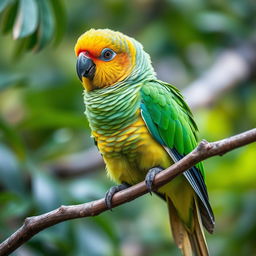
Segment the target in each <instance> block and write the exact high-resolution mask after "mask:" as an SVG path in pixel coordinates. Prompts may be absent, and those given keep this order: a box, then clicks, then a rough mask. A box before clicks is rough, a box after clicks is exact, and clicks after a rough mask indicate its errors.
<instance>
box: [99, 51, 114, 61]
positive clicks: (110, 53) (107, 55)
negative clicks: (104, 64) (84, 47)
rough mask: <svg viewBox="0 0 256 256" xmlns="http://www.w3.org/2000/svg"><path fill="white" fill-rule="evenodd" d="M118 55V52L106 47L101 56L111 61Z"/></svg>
mask: <svg viewBox="0 0 256 256" xmlns="http://www.w3.org/2000/svg"><path fill="white" fill-rule="evenodd" d="M115 56H116V53H115V52H114V51H113V50H111V49H109V48H105V49H103V50H102V52H101V55H100V58H101V59H102V60H104V61H110V60H112V59H113V58H114V57H115Z"/></svg>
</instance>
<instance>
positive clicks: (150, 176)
mask: <svg viewBox="0 0 256 256" xmlns="http://www.w3.org/2000/svg"><path fill="white" fill-rule="evenodd" d="M162 170H163V168H161V167H153V168H151V169H150V170H149V171H148V173H147V175H146V178H145V183H146V186H147V188H148V191H149V193H150V195H152V191H153V183H154V179H155V176H156V175H157V174H158V173H159V172H161V171H162Z"/></svg>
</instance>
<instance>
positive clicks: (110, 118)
mask: <svg viewBox="0 0 256 256" xmlns="http://www.w3.org/2000/svg"><path fill="white" fill-rule="evenodd" d="M75 54H76V57H77V60H76V71H77V75H78V77H79V79H80V80H81V83H82V85H83V89H84V103H85V115H86V117H87V119H88V122H89V126H90V129H91V136H92V137H93V139H94V141H95V144H96V145H97V147H98V150H99V151H100V153H101V155H102V157H103V160H104V162H105V165H106V170H107V175H108V176H109V177H110V178H111V179H112V180H113V181H114V182H116V184H117V185H116V186H113V187H111V188H110V189H109V190H108V191H107V193H106V195H105V203H106V206H107V207H108V208H109V209H111V200H112V198H113V196H114V194H115V193H117V192H118V191H121V190H123V189H126V188H128V187H129V186H132V185H134V184H136V183H139V182H141V181H144V180H145V183H146V186H147V188H148V190H149V192H153V193H155V194H156V195H158V196H159V197H160V198H162V199H163V200H164V201H165V202H166V203H167V208H168V212H169V220H170V225H171V231H172V234H173V240H174V242H175V243H176V245H177V247H178V248H179V249H180V252H181V253H182V255H184V256H191V255H196V256H206V255H209V250H208V246H207V243H206V239H205V234H204V231H203V227H204V228H205V229H206V230H207V231H208V232H209V233H213V230H214V225H215V219H214V214H213V211H212V208H211V205H210V202H209V196H208V192H207V187H206V184H205V174H204V167H203V163H202V162H200V163H198V164H196V165H195V166H193V167H192V168H190V169H188V170H186V171H185V172H183V173H182V174H180V175H178V176H177V177H175V178H174V179H173V180H171V181H170V182H168V183H167V184H166V185H164V186H162V187H160V188H158V189H154V185H153V183H154V178H155V176H156V175H157V174H158V173H159V172H161V171H163V170H164V169H166V168H167V167H169V166H170V165H172V164H174V163H175V162H177V161H179V160H180V159H182V158H183V157H184V156H186V155H187V154H188V153H190V152H191V151H192V150H193V149H194V148H195V147H196V146H197V142H198V128H197V125H196V123H195V121H194V118H193V115H192V113H191V110H190V109H189V107H188V105H187V104H186V102H185V101H184V98H183V96H182V95H181V93H180V91H179V90H178V89H177V88H176V87H174V86H173V85H171V84H169V83H166V82H163V81H161V80H159V79H158V78H157V76H156V73H155V71H154V68H153V66H152V62H151V58H150V56H149V54H148V53H146V52H145V51H144V49H143V46H142V44H141V43H139V42H138V41H137V40H136V39H134V38H132V37H129V36H127V35H125V34H123V33H121V32H118V31H113V30H111V29H90V30H88V31H86V32H85V33H83V34H82V35H81V36H80V37H79V38H78V40H77V42H76V44H75Z"/></svg>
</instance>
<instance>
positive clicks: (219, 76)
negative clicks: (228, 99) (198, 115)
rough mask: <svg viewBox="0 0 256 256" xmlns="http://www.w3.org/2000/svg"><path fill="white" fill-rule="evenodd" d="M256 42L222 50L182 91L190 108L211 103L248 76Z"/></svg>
mask: <svg viewBox="0 0 256 256" xmlns="http://www.w3.org/2000/svg"><path fill="white" fill-rule="evenodd" d="M255 65H256V44H255V42H252V43H247V44H244V45H242V46H240V47H238V48H236V49H233V50H231V49H230V50H226V51H224V52H223V53H222V54H221V55H220V56H219V57H218V58H217V59H216V62H215V63H214V64H213V66H212V67H211V68H210V69H209V70H208V71H207V72H206V73H205V74H203V75H202V76H201V77H199V78H198V79H197V80H196V81H194V82H193V83H191V84H190V85H188V86H187V87H186V88H185V89H184V90H183V91H182V93H183V95H184V97H185V98H186V102H187V103H188V105H189V106H190V108H191V109H192V110H196V109H198V108H202V107H207V106H209V105H211V104H213V103H214V102H215V101H216V100H217V99H218V98H219V97H220V96H221V95H222V94H223V93H225V92H227V91H230V90H231V89H233V88H234V87H236V86H238V85H239V84H241V83H242V82H243V81H246V80H247V79H248V78H250V77H251V76H252V75H253V74H254V72H255Z"/></svg>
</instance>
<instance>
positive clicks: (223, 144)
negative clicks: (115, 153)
mask: <svg viewBox="0 0 256 256" xmlns="http://www.w3.org/2000/svg"><path fill="white" fill-rule="evenodd" d="M255 141H256V128H255V129H252V130H249V131H247V132H244V133H241V134H238V135H235V136H233V137H230V138H226V139H223V140H220V141H216V142H212V143H209V142H207V141H205V140H203V141H202V142H201V143H200V144H199V145H198V147H197V148H195V149H194V150H193V151H192V152H191V153H190V154H188V155H187V156H185V157H184V158H183V159H182V160H180V161H179V162H177V163H175V164H173V165H172V166H170V167H169V168H167V169H166V170H164V171H163V172H161V173H159V174H158V175H157V176H156V178H155V181H154V188H155V189H157V188H159V187H161V186H163V185H164V184H166V183H167V182H169V181H171V180H172V179H173V178H175V177H176V176H177V175H179V174H181V173H182V172H183V171H185V170H187V169H189V168H190V167H192V166H194V165H195V164H196V163H198V162H200V161H202V160H204V159H207V158H209V157H211V156H215V155H223V154H225V153H226V152H228V151H231V150H233V149H235V148H238V147H241V146H244V145H246V144H249V143H252V142H255ZM147 192H148V191H147V187H146V185H145V182H144V181H143V182H140V183H138V184H137V185H134V186H132V187H130V188H128V189H126V190H123V191H120V192H118V193H116V194H115V195H114V197H113V201H112V204H113V207H116V206H118V205H121V204H124V203H126V202H129V201H131V200H134V199H135V198H137V197H139V196H142V195H144V194H146V193H147ZM106 210H108V209H107V207H106V205H105V202H104V198H102V199H99V200H96V201H92V202H88V203H84V204H79V205H70V206H61V207H59V208H57V209H56V210H53V211H51V212H48V213H45V214H42V215H39V216H34V217H29V218H26V220H25V222H24V224H23V225H22V226H21V227H20V228H19V229H18V230H17V231H16V232H15V233H14V234H12V235H11V236H10V237H9V238H7V239H6V240H5V241H4V242H2V243H1V244H0V256H4V255H9V254H10V253H11V252H13V251H14V250H15V249H17V248H18V247H20V246H21V245H22V244H24V243H25V242H26V241H28V240H29V239H30V238H31V237H33V236H34V235H35V234H37V233H38V232H40V231H42V230H44V229H46V228H48V227H50V226H53V225H55V224H57V223H60V222H63V221H66V220H70V219H75V218H82V217H90V216H95V215H98V214H100V213H102V212H104V211H106Z"/></svg>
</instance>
